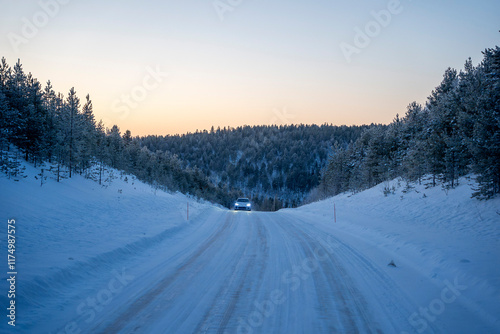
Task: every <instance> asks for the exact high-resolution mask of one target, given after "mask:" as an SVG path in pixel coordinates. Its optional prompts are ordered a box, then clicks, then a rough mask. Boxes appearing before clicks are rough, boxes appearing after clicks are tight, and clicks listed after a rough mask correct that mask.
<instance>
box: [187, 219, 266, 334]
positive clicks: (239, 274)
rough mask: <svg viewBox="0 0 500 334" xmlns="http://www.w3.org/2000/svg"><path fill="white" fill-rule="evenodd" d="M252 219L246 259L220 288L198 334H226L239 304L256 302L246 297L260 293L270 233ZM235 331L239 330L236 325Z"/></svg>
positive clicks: (197, 331) (246, 246) (200, 323)
mask: <svg viewBox="0 0 500 334" xmlns="http://www.w3.org/2000/svg"><path fill="white" fill-rule="evenodd" d="M252 218H254V219H253V220H254V221H255V224H254V222H251V223H250V224H251V226H252V231H251V237H250V238H248V239H247V242H246V244H245V245H244V246H245V250H244V252H243V256H242V257H241V258H240V260H239V261H238V263H237V264H236V265H235V266H234V268H235V270H234V271H233V274H232V275H231V276H230V277H229V278H227V279H226V280H225V282H224V283H223V284H222V285H221V288H220V289H219V291H218V293H217V296H216V297H215V300H214V302H213V304H212V306H211V307H210V309H209V310H208V312H207V313H206V314H205V315H204V317H203V319H202V320H201V321H200V322H199V324H198V326H197V328H196V330H195V331H194V332H195V333H218V334H223V333H227V329H228V325H229V323H230V321H231V320H232V318H233V315H234V313H235V310H236V309H237V306H238V303H239V302H240V301H241V300H246V301H248V300H253V299H254V298H250V297H249V296H246V295H247V294H250V293H252V292H253V294H254V295H256V294H257V293H258V290H259V288H260V286H261V284H262V280H263V276H264V272H265V269H266V266H267V259H268V256H269V245H268V241H267V233H268V231H267V229H266V228H265V226H264V224H262V221H261V219H260V217H259V216H257V215H253V216H252ZM254 225H256V227H255V226H254ZM255 229H256V230H257V231H255ZM238 268H239V269H238ZM256 271H257V274H256V276H252V278H255V277H257V279H256V280H255V279H253V280H251V281H250V280H249V279H248V275H249V273H250V272H253V273H255V272H256ZM242 297H243V298H242ZM233 327H236V326H234V325H233ZM235 332H236V330H235Z"/></svg>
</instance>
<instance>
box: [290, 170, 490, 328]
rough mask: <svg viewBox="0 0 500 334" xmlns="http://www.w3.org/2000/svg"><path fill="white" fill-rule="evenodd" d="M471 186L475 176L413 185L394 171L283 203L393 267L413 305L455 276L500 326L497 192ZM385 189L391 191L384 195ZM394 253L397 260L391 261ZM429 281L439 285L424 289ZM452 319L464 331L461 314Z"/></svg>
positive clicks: (467, 302)
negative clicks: (348, 189) (474, 193)
mask: <svg viewBox="0 0 500 334" xmlns="http://www.w3.org/2000/svg"><path fill="white" fill-rule="evenodd" d="M471 187H474V182H473V181H471V179H470V178H462V179H461V180H460V185H459V186H458V187H457V188H456V189H451V190H443V189H442V188H441V187H434V188H426V187H425V186H424V185H413V187H412V188H411V189H408V187H406V184H405V183H404V182H403V181H401V180H399V179H396V180H393V181H391V182H389V183H386V184H380V185H378V186H376V187H374V188H372V189H369V190H367V191H364V192H361V193H358V194H354V195H353V194H341V195H338V196H335V197H333V198H330V199H327V200H324V201H320V202H316V203H312V204H309V205H306V206H303V207H301V208H299V209H297V210H289V209H287V210H283V211H284V213H285V214H288V215H294V216H295V217H297V216H300V217H302V218H303V220H304V222H310V221H314V222H315V225H317V226H318V227H320V228H322V229H324V230H326V231H328V232H329V233H331V234H334V235H335V236H336V237H338V238H340V239H342V240H344V241H345V242H346V243H348V244H349V245H351V246H353V247H355V248H356V249H357V250H358V251H359V252H360V253H362V254H364V256H366V258H368V259H370V260H371V261H372V262H373V263H378V265H379V266H380V268H383V269H384V270H386V271H389V272H391V273H392V275H393V276H394V279H395V281H396V282H397V283H398V285H399V286H400V287H401V288H402V289H404V290H406V291H407V294H408V296H409V298H411V299H413V301H414V302H415V304H416V305H422V306H426V305H428V304H429V302H430V301H433V300H435V299H436V296H437V295H439V291H441V289H442V288H443V286H445V283H444V282H453V281H454V280H456V281H457V282H459V284H461V286H465V287H466V290H465V291H464V292H463V294H462V295H461V297H460V303H461V304H463V305H464V307H465V308H467V309H468V311H469V312H473V313H475V314H476V315H477V316H478V317H480V318H482V319H483V320H484V321H485V323H488V324H490V325H492V326H493V327H495V328H497V330H499V331H500V320H499V318H498V315H499V314H500V302H499V301H500V198H499V197H497V198H494V199H491V200H488V201H479V200H476V199H472V198H471ZM384 189H391V190H392V191H390V192H389V194H387V195H386V194H385V192H384ZM334 204H335V211H336V212H335V213H336V219H337V222H336V223H335V222H334ZM390 261H394V263H395V264H396V266H397V267H396V268H391V267H388V266H387V265H388V264H389V263H390ZM424 281H431V282H433V283H434V285H435V286H436V289H434V290H432V291H429V289H427V290H425V289H424V290H422V282H424ZM438 299H439V298H438ZM415 311H416V312H417V313H418V312H419V310H418V309H417V310H415ZM450 316H451V315H450ZM419 317H420V314H419V315H418V316H415V317H414V319H413V320H415V323H416V326H414V327H415V328H417V329H423V328H424V326H423V325H422V322H420V325H421V326H418V324H419V323H418V320H421V319H420V318H419ZM456 317H460V314H457V315H456ZM462 318H463V314H462ZM466 318H467V317H466ZM466 318H465V319H462V321H466ZM453 321H456V323H457V324H458V326H457V329H458V330H459V331H458V332H460V319H459V318H457V319H454V320H453ZM422 332H423V330H422Z"/></svg>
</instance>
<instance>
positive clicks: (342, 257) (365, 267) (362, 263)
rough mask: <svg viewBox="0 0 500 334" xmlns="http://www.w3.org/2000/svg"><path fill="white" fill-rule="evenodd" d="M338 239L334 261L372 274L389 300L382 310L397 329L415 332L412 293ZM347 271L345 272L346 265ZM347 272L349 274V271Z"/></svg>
mask: <svg viewBox="0 0 500 334" xmlns="http://www.w3.org/2000/svg"><path fill="white" fill-rule="evenodd" d="M293 219H294V220H296V222H297V224H295V226H297V225H300V226H301V227H300V228H304V227H305V226H307V229H308V231H309V233H310V234H311V236H312V237H313V238H316V239H331V238H333V237H332V235H331V234H329V233H327V232H325V231H323V230H321V229H319V228H318V227H316V226H314V225H313V224H311V223H309V222H305V221H303V220H301V219H299V218H295V217H294V218H293ZM298 228H299V227H298ZM334 240H335V241H334V242H335V243H336V244H337V245H338V247H336V252H335V254H336V256H335V257H332V260H334V261H335V262H336V263H338V264H339V265H341V264H340V262H343V263H351V264H352V266H351V267H352V268H354V269H356V270H357V271H358V272H359V274H357V277H370V280H369V284H370V285H372V286H376V287H377V288H376V289H374V291H380V290H384V294H383V296H382V297H383V298H384V299H385V303H384V308H383V309H382V311H383V312H384V313H385V315H386V319H389V322H390V323H391V324H392V326H393V328H394V331H397V332H401V330H402V329H404V330H406V331H411V332H415V331H414V328H411V326H409V323H408V317H409V315H410V314H411V313H412V312H414V311H415V310H416V309H417V308H418V307H417V306H415V305H412V304H411V303H410V302H409V298H408V296H406V295H405V294H404V293H403V292H402V291H400V290H399V289H397V288H396V287H397V285H396V284H395V283H394V282H393V280H392V279H391V277H390V276H388V275H387V274H386V273H384V272H383V271H381V270H380V269H379V268H377V267H376V266H374V265H373V263H372V262H370V261H369V260H368V259H367V258H366V257H364V256H363V255H362V254H361V253H360V252H358V251H357V250H355V249H354V248H352V247H351V246H350V245H348V244H346V243H345V242H342V241H341V240H339V239H338V238H334ZM341 266H342V265H341ZM343 271H344V272H345V268H344V270H343ZM345 274H346V275H347V273H346V272H345ZM381 288H382V289H381ZM379 299H380V298H379ZM410 310H411V311H410ZM403 324H404V325H403ZM428 326H429V328H428V329H427V331H428V332H430V333H438V332H439V329H438V328H437V327H436V326H435V325H434V324H433V323H428Z"/></svg>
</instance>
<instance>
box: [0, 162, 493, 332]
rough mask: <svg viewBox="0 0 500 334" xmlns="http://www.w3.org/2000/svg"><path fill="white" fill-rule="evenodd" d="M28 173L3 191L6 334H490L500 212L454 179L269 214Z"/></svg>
mask: <svg viewBox="0 0 500 334" xmlns="http://www.w3.org/2000/svg"><path fill="white" fill-rule="evenodd" d="M28 172H29V174H30V175H31V177H30V178H27V179H26V180H24V181H23V182H12V181H10V180H7V179H1V178H0V188H2V189H4V190H5V191H4V192H3V194H4V196H3V197H1V200H0V209H1V210H0V211H2V212H4V213H5V216H6V217H9V218H10V217H13V218H15V219H16V226H18V229H17V233H16V236H17V239H16V240H17V242H16V260H17V261H18V264H19V265H18V266H19V275H18V277H17V281H16V311H17V313H16V328H15V330H16V332H19V333H58V334H59V333H66V334H70V333H71V334H79V333H169V334H170V333H266V334H267V333H287V334H289V333H292V334H293V333H315V334H316V333H357V332H360V333H400V334H406V333H418V334H420V333H500V317H499V315H500V303H498V300H499V298H500V275H499V271H498V268H500V257H499V256H498V250H499V249H500V224H498V223H499V215H500V212H499V211H498V207H499V203H500V202H499V201H500V199H494V200H490V201H481V202H480V201H476V200H473V199H470V189H469V187H468V186H467V184H466V182H465V180H464V182H462V185H461V186H460V187H459V188H457V189H455V190H454V191H453V192H449V193H447V192H446V193H445V192H443V191H442V190H441V189H439V188H438V187H436V188H433V189H427V188H425V186H420V187H416V188H415V189H414V191H412V192H403V191H402V189H403V188H398V189H399V190H398V195H397V196H388V197H386V196H384V195H383V191H382V190H383V187H384V186H385V185H379V186H377V187H374V188H372V189H370V190H367V191H365V192H362V193H359V194H356V195H352V194H342V195H339V196H336V197H335V198H333V199H328V200H325V201H320V202H316V203H312V204H309V205H306V206H303V207H300V208H297V209H284V210H280V211H278V212H275V213H264V212H234V211H228V210H225V209H221V208H218V207H215V206H213V205H211V204H209V203H203V202H198V201H194V200H193V199H191V198H187V197H185V196H183V195H181V194H170V193H165V192H156V191H155V190H152V189H151V187H150V186H148V185H145V184H142V183H140V182H138V181H136V180H135V181H134V179H133V178H132V177H130V179H131V181H128V182H127V181H126V180H125V179H126V178H125V177H123V179H119V180H114V181H113V184H111V185H109V186H108V187H97V186H96V185H95V183H94V182H92V181H89V180H86V179H84V178H83V177H81V178H76V180H73V181H72V182H71V183H61V184H59V183H56V182H55V181H54V182H52V183H48V184H47V185H44V187H40V185H39V182H38V181H36V178H34V177H33V175H37V174H38V170H35V169H34V168H33V167H29V166H28ZM397 184H398V181H397V180H396V181H395V185H397ZM417 188H418V189H417ZM5 194H9V195H8V196H5ZM1 195H2V194H0V196H1ZM333 201H335V203H336V208H337V222H336V223H334V221H333V210H332V209H333ZM55 202H57V203H59V205H57V206H54V205H53V203H55ZM186 202H188V203H189V209H190V211H189V220H187V219H186V208H187V207H186ZM5 231H6V229H4V230H3V232H2V231H0V236H1V238H2V240H6V238H7V236H6V235H5ZM2 233H3V234H2ZM0 249H2V252H3V254H7V246H6V243H4V242H1V243H0ZM391 260H394V262H395V263H396V264H397V267H392V266H388V263H389V262H390V261H391ZM6 279H7V277H6V276H5V272H4V274H2V280H1V281H0V287H1V289H2V291H4V292H5V291H8V288H9V287H8V286H7V280H6ZM8 302H9V301H8V299H7V296H6V294H4V293H2V294H0V303H1V304H2V305H7V303H8ZM5 307H6V306H5ZM5 319H7V317H5ZM5 319H4V320H5ZM12 329H13V328H11V326H10V325H7V321H4V322H2V323H0V332H1V333H4V332H5V333H9V332H11V331H12Z"/></svg>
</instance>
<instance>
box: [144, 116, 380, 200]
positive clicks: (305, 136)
mask: <svg viewBox="0 0 500 334" xmlns="http://www.w3.org/2000/svg"><path fill="white" fill-rule="evenodd" d="M374 126H375V125H373V124H372V125H371V126H367V125H363V126H345V125H344V126H334V125H329V124H323V125H320V126H318V125H304V124H297V125H295V124H292V125H280V126H278V125H267V126H266V125H263V126H240V127H237V128H226V127H224V128H222V129H221V128H220V127H219V128H217V129H215V128H214V127H212V128H211V129H210V131H207V130H204V131H197V132H195V133H188V134H183V135H173V136H145V137H141V138H137V141H138V143H139V145H140V146H141V147H146V148H147V149H148V150H150V151H154V152H157V151H161V152H166V153H170V154H172V155H175V156H177V157H178V158H179V159H180V161H182V162H183V167H185V168H189V167H191V168H197V169H200V170H201V172H202V173H203V174H204V175H205V176H206V177H207V178H209V180H210V181H211V182H212V183H213V184H215V185H217V186H218V187H219V188H221V189H238V190H240V191H241V192H242V193H244V194H245V195H246V196H248V197H251V198H252V200H253V201H254V202H255V203H256V204H257V205H259V206H260V207H261V208H265V209H267V210H269V209H274V208H275V207H276V208H281V207H295V206H297V205H299V204H300V203H301V202H302V201H303V199H304V197H305V196H306V195H307V194H308V193H309V192H310V191H311V189H313V188H315V187H317V186H318V185H319V182H320V179H321V171H322V170H323V169H324V167H325V166H326V162H327V160H328V156H329V154H330V153H331V149H332V147H333V145H334V144H336V145H337V146H340V147H347V145H348V144H349V143H350V142H353V141H355V140H356V139H357V138H358V137H359V136H360V135H361V133H362V132H363V131H364V130H366V129H369V128H370V127H374ZM379 127H383V126H380V125H379ZM275 201H278V203H277V204H276V203H275Z"/></svg>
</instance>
